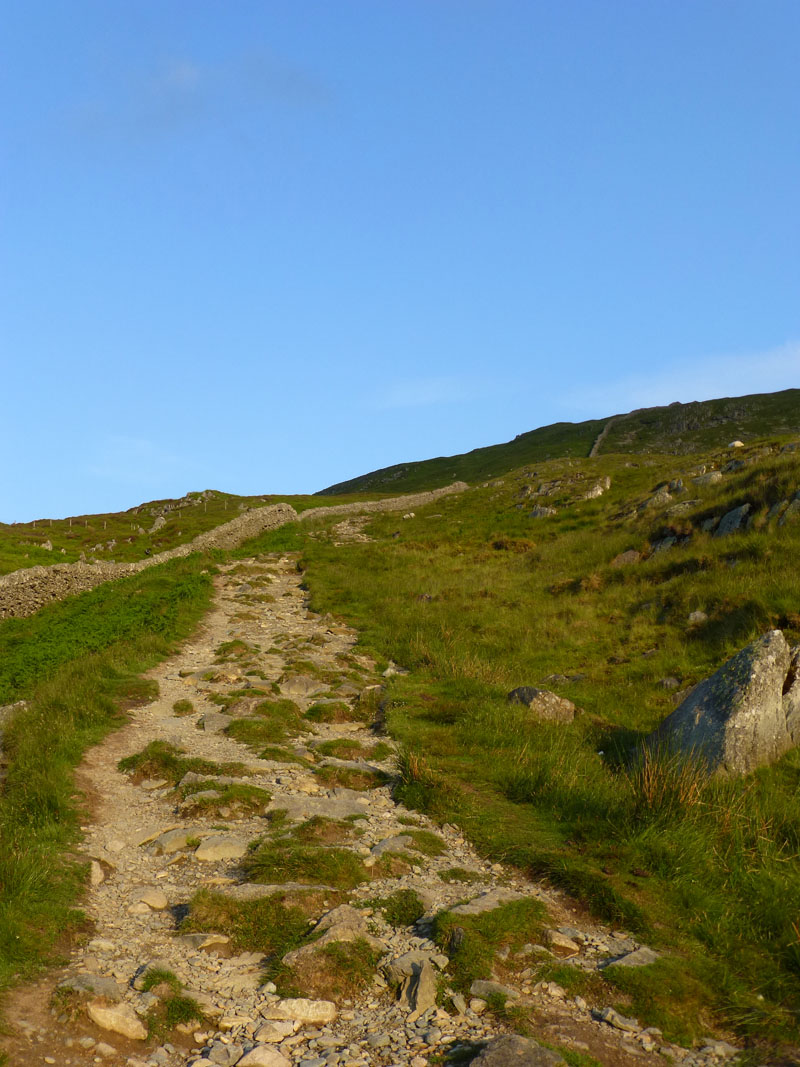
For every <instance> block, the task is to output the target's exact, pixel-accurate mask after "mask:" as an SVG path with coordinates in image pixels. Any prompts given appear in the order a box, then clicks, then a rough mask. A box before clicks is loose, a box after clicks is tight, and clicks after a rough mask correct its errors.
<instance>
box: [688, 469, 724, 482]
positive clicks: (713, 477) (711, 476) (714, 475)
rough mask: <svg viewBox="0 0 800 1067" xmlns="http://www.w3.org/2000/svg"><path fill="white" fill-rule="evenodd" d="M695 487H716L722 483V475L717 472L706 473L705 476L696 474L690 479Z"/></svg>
mask: <svg viewBox="0 0 800 1067" xmlns="http://www.w3.org/2000/svg"><path fill="white" fill-rule="evenodd" d="M692 481H693V482H694V484H695V485H701V486H705V485H717V484H719V482H721V481H722V475H721V474H720V472H719V471H708V472H707V473H706V474H698V475H697V477H696V478H692Z"/></svg>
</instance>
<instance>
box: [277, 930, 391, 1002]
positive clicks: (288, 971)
mask: <svg viewBox="0 0 800 1067" xmlns="http://www.w3.org/2000/svg"><path fill="white" fill-rule="evenodd" d="M379 959H380V953H379V952H376V951H375V949H373V948H372V947H371V946H370V944H369V942H368V941H367V940H366V939H365V938H357V939H356V940H355V941H348V942H333V943H332V944H330V945H324V946H323V947H322V948H320V949H317V951H316V952H312V953H309V955H307V956H303V957H301V958H300V959H299V960H297V961H296V962H294V963H293V964H292V965H291V967H286V966H283V967H280V968H278V969H277V970H276V971H275V973H274V979H275V984H276V985H277V988H278V992H279V994H280V995H281V996H284V997H316V998H319V999H322V1000H334V1001H337V1000H341V999H342V998H345V997H346V998H349V999H351V1000H352V999H353V998H354V997H356V996H358V994H359V993H361V992H362V991H363V990H364V989H365V988H366V987H367V986H368V985H369V984H370V982H371V981H372V979H373V977H374V975H375V965H376V964H377V962H378V960H379Z"/></svg>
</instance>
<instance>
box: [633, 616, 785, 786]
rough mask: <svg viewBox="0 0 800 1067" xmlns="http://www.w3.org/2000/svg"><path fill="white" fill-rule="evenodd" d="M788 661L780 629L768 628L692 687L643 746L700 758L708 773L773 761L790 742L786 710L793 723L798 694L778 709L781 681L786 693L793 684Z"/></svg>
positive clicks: (734, 772)
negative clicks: (786, 684) (788, 685)
mask: <svg viewBox="0 0 800 1067" xmlns="http://www.w3.org/2000/svg"><path fill="white" fill-rule="evenodd" d="M791 661H792V656H791V654H790V652H789V646H788V645H787V643H786V639H785V637H784V636H783V634H782V633H781V631H780V630H770V631H769V633H766V634H764V635H763V636H762V637H759V638H757V639H756V640H755V641H753V642H752V643H751V644H749V645H747V647H746V648H743V649H742V650H741V652H737V653H736V655H735V656H733V657H732V658H731V659H730V660H728V662H727V663H725V664H724V665H723V666H722V667H720V669H719V670H718V671H717V672H716V673H715V674H712V675H711V677H710V678H706V680H705V681H703V682H701V683H700V684H699V685H698V686H696V687H695V688H694V689H693V690H692V692H691V693H690V694H689V696H688V697H687V698H686V699H685V700H684V701H683V703H682V704H680V705H679V706H678V707H677V708H676V709H675V711H673V712H672V714H671V715H668V716H667V718H666V719H665V720H664V721H663V722H662V723H661V725H660V726H659V727H658V729H657V730H655V731H654V732H653V733H652V734H650V736H649V737H648V739H647V744H648V745H649V746H650V747H664V748H666V749H667V750H671V751H678V752H682V753H685V754H686V755H687V756H689V757H692V758H697V759H700V760H702V761H703V762H704V763H705V764H706V765H707V767H708V770H709V772H710V773H718V774H725V775H742V774H748V773H749V772H750V771H752V770H754V769H755V768H756V767H760V766H763V765H765V764H769V763H773V762H774V761H775V760H776V759H779V758H780V757H781V756H782V755H783V754H784V752H786V751H787V750H788V749H789V748H791V747H792V745H793V740H792V736H791V734H790V732H789V729H788V727H787V711H791V714H792V716H793V718H792V722H794V721H795V719H794V716H795V715H796V711H795V709H796V707H797V703H800V696H791V699H790V700H789V701H787V705H786V708H785V707H784V686H785V683H786V682H787V680H789V682H790V688H789V690H788V692H787V694H786V695H787V697H790V695H791V694H792V692H793V690H794V689H795V688H796V683H795V682H794V678H792V677H791V676H790V665H791ZM792 683H794V684H792Z"/></svg>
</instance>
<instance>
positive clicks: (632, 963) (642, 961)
mask: <svg viewBox="0 0 800 1067" xmlns="http://www.w3.org/2000/svg"><path fill="white" fill-rule="evenodd" d="M657 959H660V956H659V954H658V953H657V952H654V951H653V949H651V948H645V947H644V946H642V947H641V948H637V949H634V950H633V952H626V953H625V955H624V956H620V957H619V958H618V959H615V960H604V961H603V962H602V963H601V964H600V967H601V968H606V967H647V966H648V965H649V964H651V963H655V962H656V960H657Z"/></svg>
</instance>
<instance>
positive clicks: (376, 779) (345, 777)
mask: <svg viewBox="0 0 800 1067" xmlns="http://www.w3.org/2000/svg"><path fill="white" fill-rule="evenodd" d="M314 774H315V776H316V777H317V779H318V780H319V782H320V783H321V784H322V785H324V786H325V787H326V788H327V789H335V788H336V787H337V786H341V787H343V788H344V789H377V788H378V787H379V786H381V785H386V783H387V782H388V781H389V779H388V778H387V776H386V775H385V774H383V773H382V772H381V771H370V770H366V769H363V770H362V769H361V768H358V767H336V766H334V765H333V764H326V765H325V766H324V767H315V768H314Z"/></svg>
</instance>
